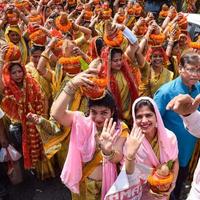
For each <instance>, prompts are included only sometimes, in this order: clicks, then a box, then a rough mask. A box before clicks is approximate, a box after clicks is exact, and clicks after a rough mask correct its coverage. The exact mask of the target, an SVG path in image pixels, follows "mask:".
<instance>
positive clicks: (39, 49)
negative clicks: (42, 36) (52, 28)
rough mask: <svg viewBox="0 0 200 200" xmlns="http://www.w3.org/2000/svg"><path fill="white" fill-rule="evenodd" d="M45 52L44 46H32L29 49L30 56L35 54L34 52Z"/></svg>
mask: <svg viewBox="0 0 200 200" xmlns="http://www.w3.org/2000/svg"><path fill="white" fill-rule="evenodd" d="M44 50H45V46H38V45H35V44H34V45H33V46H32V47H31V54H33V53H34V52H36V51H41V52H43V51H44Z"/></svg>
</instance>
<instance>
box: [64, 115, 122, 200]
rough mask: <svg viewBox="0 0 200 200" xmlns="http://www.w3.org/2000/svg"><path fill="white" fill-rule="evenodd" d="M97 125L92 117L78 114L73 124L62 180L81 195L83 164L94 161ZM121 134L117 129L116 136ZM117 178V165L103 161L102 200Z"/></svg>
mask: <svg viewBox="0 0 200 200" xmlns="http://www.w3.org/2000/svg"><path fill="white" fill-rule="evenodd" d="M96 132H97V130H96V126H95V123H94V122H93V121H92V120H91V118H90V117H85V116H84V115H83V113H81V112H76V113H75V116H74V120H73V124H72V129H71V135H70V143H69V151H68V155H67V159H66V161H65V164H64V167H63V170H62V173H61V180H62V182H63V183H64V184H65V185H66V186H67V187H68V188H69V189H70V190H71V191H72V192H73V193H79V182H80V180H81V178H82V167H83V166H82V163H84V162H89V161H90V160H92V158H93V155H94V152H95V149H96V142H95V134H96ZM119 132H121V129H120V128H119V129H117V132H116V134H118V133H119ZM116 177H117V170H116V164H113V163H111V162H109V161H107V160H104V161H103V178H102V195H101V196H102V199H103V198H104V196H105V194H106V193H107V191H108V190H109V189H110V187H111V186H112V184H113V183H114V181H115V179H116Z"/></svg>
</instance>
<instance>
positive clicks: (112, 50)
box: [111, 48, 123, 60]
mask: <svg viewBox="0 0 200 200" xmlns="http://www.w3.org/2000/svg"><path fill="white" fill-rule="evenodd" d="M116 53H120V54H123V51H122V50H121V49H120V48H112V49H111V60H112V59H113V57H114V55H115V54H116Z"/></svg>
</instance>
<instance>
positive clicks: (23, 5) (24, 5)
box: [15, 1, 31, 11]
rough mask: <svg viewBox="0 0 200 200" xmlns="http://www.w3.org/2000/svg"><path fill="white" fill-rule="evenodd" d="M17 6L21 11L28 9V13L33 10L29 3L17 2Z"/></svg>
mask: <svg viewBox="0 0 200 200" xmlns="http://www.w3.org/2000/svg"><path fill="white" fill-rule="evenodd" d="M15 6H16V7H17V8H18V9H19V10H23V9H27V10H28V11H30V10H31V6H30V4H29V2H28V1H21V2H20V1H15Z"/></svg>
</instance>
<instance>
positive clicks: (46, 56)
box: [41, 51, 49, 60]
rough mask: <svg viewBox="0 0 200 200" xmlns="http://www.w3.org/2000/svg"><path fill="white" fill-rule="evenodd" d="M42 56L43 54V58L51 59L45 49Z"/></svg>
mask: <svg viewBox="0 0 200 200" xmlns="http://www.w3.org/2000/svg"><path fill="white" fill-rule="evenodd" d="M41 56H42V57H43V58H45V59H47V60H49V56H48V54H47V52H45V51H43V52H42V54H41Z"/></svg>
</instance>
